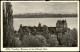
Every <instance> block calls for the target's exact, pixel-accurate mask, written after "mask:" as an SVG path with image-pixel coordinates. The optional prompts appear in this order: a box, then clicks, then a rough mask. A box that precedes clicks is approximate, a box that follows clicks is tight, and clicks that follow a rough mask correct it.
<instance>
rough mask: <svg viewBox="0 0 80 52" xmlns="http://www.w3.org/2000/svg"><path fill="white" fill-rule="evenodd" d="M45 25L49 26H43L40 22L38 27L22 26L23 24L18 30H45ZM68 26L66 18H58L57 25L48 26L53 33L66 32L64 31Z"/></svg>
mask: <svg viewBox="0 0 80 52" xmlns="http://www.w3.org/2000/svg"><path fill="white" fill-rule="evenodd" d="M44 26H45V27H47V26H46V25H43V26H41V23H39V24H38V27H36V26H33V27H31V26H22V24H21V25H20V28H19V30H18V32H25V31H29V32H31V33H33V32H34V31H37V32H43V29H44ZM66 28H67V22H66V20H58V21H57V23H56V27H47V29H48V32H49V33H52V34H54V33H56V32H58V33H64V31H66V30H64V29H66Z"/></svg>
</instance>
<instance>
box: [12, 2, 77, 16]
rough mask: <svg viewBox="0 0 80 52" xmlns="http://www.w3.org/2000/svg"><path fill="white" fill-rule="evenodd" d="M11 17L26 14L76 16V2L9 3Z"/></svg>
mask: <svg viewBox="0 0 80 52" xmlns="http://www.w3.org/2000/svg"><path fill="white" fill-rule="evenodd" d="M11 4H12V9H13V15H15V14H26V13H53V14H54V13H55V14H76V13H77V3H76V2H11Z"/></svg>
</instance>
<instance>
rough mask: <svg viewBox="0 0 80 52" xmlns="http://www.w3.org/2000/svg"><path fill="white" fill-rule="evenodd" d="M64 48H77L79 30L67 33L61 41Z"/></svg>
mask: <svg viewBox="0 0 80 52" xmlns="http://www.w3.org/2000/svg"><path fill="white" fill-rule="evenodd" d="M61 42H62V44H63V46H68V47H72V46H77V30H76V29H73V30H70V31H68V32H66V33H65V34H64V35H63V36H62V39H61Z"/></svg>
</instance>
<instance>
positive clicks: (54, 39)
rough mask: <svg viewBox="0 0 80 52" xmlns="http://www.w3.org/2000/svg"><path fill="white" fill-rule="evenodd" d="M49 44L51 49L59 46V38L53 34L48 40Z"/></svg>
mask: <svg viewBox="0 0 80 52" xmlns="http://www.w3.org/2000/svg"><path fill="white" fill-rule="evenodd" d="M47 43H48V44H50V46H51V47H55V46H58V41H57V36H56V35H53V34H52V35H51V36H50V37H49V39H47Z"/></svg>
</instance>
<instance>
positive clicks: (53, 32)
mask: <svg viewBox="0 0 80 52" xmlns="http://www.w3.org/2000/svg"><path fill="white" fill-rule="evenodd" d="M2 4H3V8H2V13H3V16H2V18H1V19H3V20H2V24H3V25H2V27H3V28H2V30H3V31H2V30H1V31H2V32H3V33H2V34H1V35H2V36H1V38H2V41H1V42H2V46H3V48H8V47H9V48H16V47H26V48H27V47H78V30H79V28H78V2H3V3H2Z"/></svg>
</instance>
